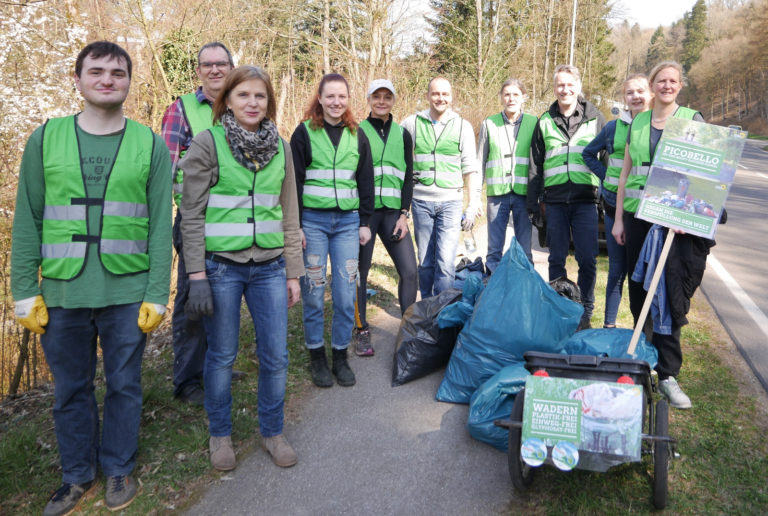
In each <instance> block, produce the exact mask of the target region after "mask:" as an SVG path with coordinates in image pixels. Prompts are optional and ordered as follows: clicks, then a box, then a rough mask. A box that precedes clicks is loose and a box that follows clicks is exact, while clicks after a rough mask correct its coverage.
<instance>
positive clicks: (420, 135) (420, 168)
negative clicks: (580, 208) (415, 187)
mask: <svg viewBox="0 0 768 516" xmlns="http://www.w3.org/2000/svg"><path fill="white" fill-rule="evenodd" d="M461 122H462V120H461V118H460V117H458V116H457V117H455V118H452V119H451V120H449V121H448V124H447V125H446V126H445V128H444V129H443V132H442V133H440V137H439V138H438V139H437V141H435V130H434V128H433V127H432V121H431V120H427V119H426V118H423V117H420V116H416V120H415V124H416V137H415V138H416V142H415V144H414V149H413V174H414V177H415V178H416V179H418V180H419V182H420V183H421V184H423V185H427V186H429V185H431V184H432V183H436V184H437V186H439V187H440V188H461V187H462V186H463V185H464V183H463V181H462V176H461V147H460V145H461V131H462V126H463V125H464V124H462V123H461Z"/></svg>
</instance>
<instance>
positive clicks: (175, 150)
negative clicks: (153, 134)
mask: <svg viewBox="0 0 768 516" xmlns="http://www.w3.org/2000/svg"><path fill="white" fill-rule="evenodd" d="M195 97H197V100H198V102H200V103H201V104H202V103H203V102H205V103H207V104H211V107H213V102H211V101H210V100H208V97H206V96H205V94H204V93H203V87H202V86H201V87H199V88H197V90H196V91H195ZM162 136H163V140H165V144H166V145H167V146H168V150H169V151H171V162H172V163H173V174H174V175H175V174H176V165H177V164H178V162H179V158H180V157H181V153H182V152H183V151H185V150H187V149H189V146H190V145H191V144H192V130H191V129H190V128H189V123H187V119H186V117H185V116H184V109H182V107H181V99H180V98H178V99H176V100H174V101H173V103H171V105H170V106H168V109H166V110H165V114H164V115H163V127H162Z"/></svg>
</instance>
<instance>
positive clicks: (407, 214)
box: [400, 210, 411, 219]
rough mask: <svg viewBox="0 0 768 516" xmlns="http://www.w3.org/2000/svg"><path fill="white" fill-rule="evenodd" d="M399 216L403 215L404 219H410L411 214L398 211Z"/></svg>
mask: <svg viewBox="0 0 768 516" xmlns="http://www.w3.org/2000/svg"><path fill="white" fill-rule="evenodd" d="M400 215H405V218H406V219H410V218H411V212H409V211H408V210H400Z"/></svg>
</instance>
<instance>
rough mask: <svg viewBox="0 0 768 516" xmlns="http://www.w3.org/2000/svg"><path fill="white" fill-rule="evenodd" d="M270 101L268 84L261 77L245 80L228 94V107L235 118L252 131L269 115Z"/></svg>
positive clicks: (257, 128) (244, 127) (256, 129)
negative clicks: (268, 105)
mask: <svg viewBox="0 0 768 516" xmlns="http://www.w3.org/2000/svg"><path fill="white" fill-rule="evenodd" d="M268 101H269V95H268V93H267V85H266V84H264V81H262V80H261V79H249V80H247V81H243V82H241V83H240V84H238V85H237V86H235V87H234V88H232V91H230V92H229V95H227V107H228V108H229V109H231V110H232V113H233V114H234V115H235V120H237V123H238V124H240V126H241V127H243V129H247V130H248V131H251V132H256V131H258V130H259V126H260V125H261V121H262V120H264V117H266V116H267V104H268Z"/></svg>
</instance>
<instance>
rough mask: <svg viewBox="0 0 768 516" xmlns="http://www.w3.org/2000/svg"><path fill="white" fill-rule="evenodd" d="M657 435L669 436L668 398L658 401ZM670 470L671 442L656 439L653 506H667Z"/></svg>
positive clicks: (658, 507)
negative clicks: (668, 474)
mask: <svg viewBox="0 0 768 516" xmlns="http://www.w3.org/2000/svg"><path fill="white" fill-rule="evenodd" d="M655 426H656V428H655V432H654V433H655V435H656V437H669V405H667V400H659V401H658V403H656V424H655ZM668 472H669V443H667V442H659V441H654V444H653V506H654V507H656V508H657V509H663V508H664V507H666V506H667V491H668V486H667V473H668Z"/></svg>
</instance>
